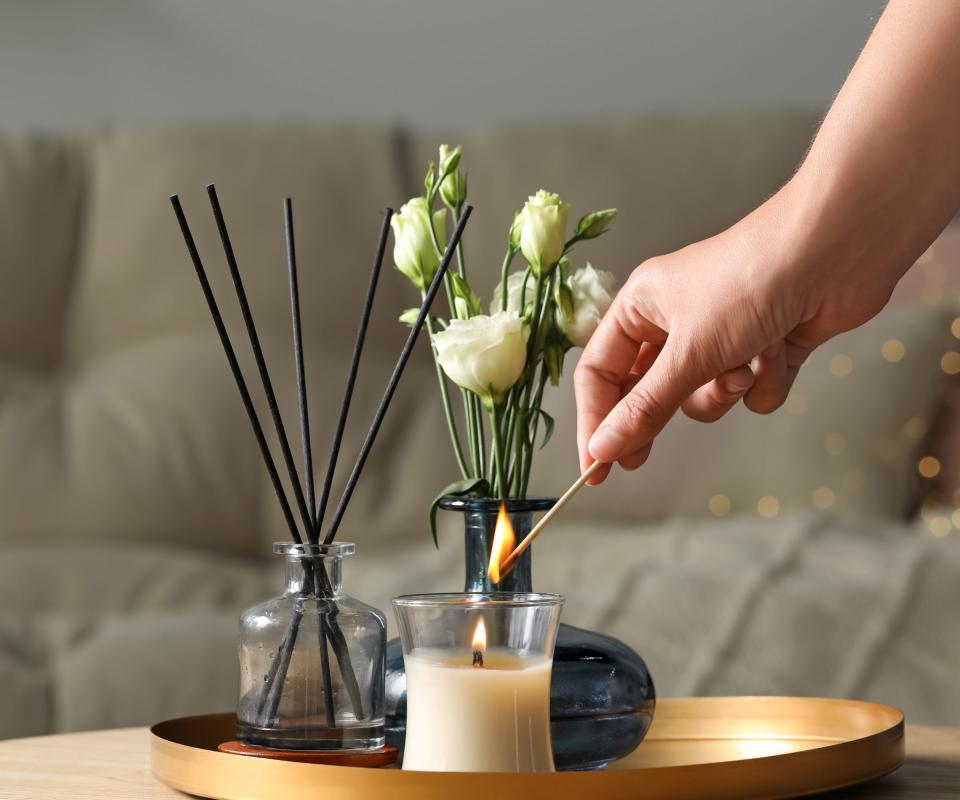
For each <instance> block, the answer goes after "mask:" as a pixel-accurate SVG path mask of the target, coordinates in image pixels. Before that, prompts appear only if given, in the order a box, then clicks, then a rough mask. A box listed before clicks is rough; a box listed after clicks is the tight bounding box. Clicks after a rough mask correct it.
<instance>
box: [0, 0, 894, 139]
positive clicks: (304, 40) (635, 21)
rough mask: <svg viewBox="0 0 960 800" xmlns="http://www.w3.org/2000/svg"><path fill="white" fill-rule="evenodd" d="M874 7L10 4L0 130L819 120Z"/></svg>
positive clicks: (2, 49)
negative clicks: (282, 122) (211, 123)
mask: <svg viewBox="0 0 960 800" xmlns="http://www.w3.org/2000/svg"><path fill="white" fill-rule="evenodd" d="M883 6H884V3H883V2H882V1H881V0H847V2H844V3H833V2H830V0H807V1H806V2H803V3H791V2H789V1H788V0H774V1H773V2H764V0H721V2H712V1H711V0H679V1H678V2H646V1H645V2H639V3H638V2H630V0H598V2H590V3H583V2H576V1H575V0H556V1H555V2H550V0H527V1H526V2H522V3H513V2H509V0H491V2H485V3H463V2H441V0H416V2H413V3H389V2H361V3H355V2H350V1H349V0H334V1H333V2H323V3H314V2H308V0H278V1H277V2H271V3H261V2H255V1H254V0H203V2H199V3H197V2H190V0H165V1H164V2H160V0H154V1H152V2H151V0H135V2H122V1H121V0H83V1H82V2H69V0H45V1H44V2H40V3H24V2H15V1H13V2H11V0H6V2H4V3H3V4H2V5H0V8H2V9H3V25H2V26H0V74H3V75H4V76H5V78H4V92H3V95H2V97H0V115H2V119H3V120H4V125H5V127H7V128H17V129H36V128H45V129H54V130H56V129H59V128H61V127H63V126H65V125H69V126H76V125H90V124H100V123H104V122H130V121H143V120H155V121H171V120H210V119H213V120H222V119H224V118H228V119H238V120H241V119H242V120H276V119H278V118H286V119H290V118H294V119H319V120H331V119H332V120H343V119H348V120H358V121H370V122H379V123H395V122H402V123H405V124H408V125H413V126H417V127H421V128H424V127H430V126H439V125H463V124H469V125H475V124H491V123H497V124H499V123H504V122H513V121H517V120H531V119H533V120H538V121H540V120H543V119H544V118H552V119H569V118H571V117H584V116H590V115H594V114H619V113H635V112H638V111H649V110H665V109H669V110H675V111H704V110H717V109H728V108H730V107H731V106H733V107H741V108H742V107H751V106H758V105H762V106H774V107H779V108H784V107H791V106H793V107H803V108H810V109H822V108H823V107H824V106H826V104H827V103H829V102H830V98H831V97H832V96H833V95H834V93H835V92H836V91H837V89H838V88H839V87H840V84H841V82H842V81H843V78H844V76H845V75H846V72H847V70H848V69H849V68H850V67H851V66H852V64H853V60H854V59H855V58H856V56H857V53H858V52H859V50H860V47H862V45H863V43H864V42H865V41H866V38H867V36H868V34H869V33H870V30H871V29H872V27H873V24H874V22H875V21H876V19H877V17H878V16H879V14H880V12H881V11H882V9H883Z"/></svg>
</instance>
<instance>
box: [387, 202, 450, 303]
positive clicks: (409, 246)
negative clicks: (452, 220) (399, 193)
mask: <svg viewBox="0 0 960 800" xmlns="http://www.w3.org/2000/svg"><path fill="white" fill-rule="evenodd" d="M446 214H447V212H446V211H445V210H443V209H441V210H440V211H435V212H434V214H433V224H434V227H435V229H436V233H437V239H438V240H440V241H441V242H442V241H444V240H445V239H446V238H447V234H446V225H445V222H446ZM390 226H391V227H392V228H393V240H394V242H393V261H394V263H395V264H396V266H397V269H398V270H400V272H402V273H403V274H404V275H406V276H407V277H408V278H409V279H410V281H411V282H412V283H413V285H414V286H416V287H417V288H418V289H420V290H421V291H423V290H424V289H426V288H427V287H428V286H429V285H430V281H431V280H433V276H434V273H436V271H437V267H438V266H439V264H440V256H439V254H438V253H437V248H436V247H435V246H434V244H433V237H432V236H431V234H430V211H429V209H428V208H427V201H426V198H423V197H414V198H413V199H412V200H408V201H407V202H406V203H404V204H403V206H402V207H401V208H400V211H399V212H398V213H396V214H394V215H393V217H392V218H391V220H390Z"/></svg>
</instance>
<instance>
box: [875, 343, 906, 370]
mask: <svg viewBox="0 0 960 800" xmlns="http://www.w3.org/2000/svg"><path fill="white" fill-rule="evenodd" d="M880 354H881V355H882V356H883V357H884V359H886V360H887V361H889V362H890V363H891V364H895V363H897V362H898V361H900V360H901V359H902V358H903V357H904V356H905V355H906V354H907V348H906V347H904V344H903V342H901V341H900V340H899V339H887V341H885V342H884V343H883V347H881V348H880Z"/></svg>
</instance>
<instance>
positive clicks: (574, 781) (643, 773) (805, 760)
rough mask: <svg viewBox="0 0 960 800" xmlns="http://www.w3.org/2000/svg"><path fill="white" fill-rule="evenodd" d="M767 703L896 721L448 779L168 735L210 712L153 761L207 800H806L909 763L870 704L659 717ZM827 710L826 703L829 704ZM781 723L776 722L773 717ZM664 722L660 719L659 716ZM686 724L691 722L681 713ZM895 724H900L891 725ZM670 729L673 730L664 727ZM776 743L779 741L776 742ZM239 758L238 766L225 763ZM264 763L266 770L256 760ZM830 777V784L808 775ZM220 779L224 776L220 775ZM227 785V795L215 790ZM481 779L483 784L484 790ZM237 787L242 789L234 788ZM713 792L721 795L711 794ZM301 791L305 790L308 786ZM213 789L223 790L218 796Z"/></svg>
mask: <svg viewBox="0 0 960 800" xmlns="http://www.w3.org/2000/svg"><path fill="white" fill-rule="evenodd" d="M736 703H739V704H743V705H746V706H757V707H759V706H760V705H761V704H766V705H769V704H780V705H787V704H792V705H797V704H800V705H807V706H809V707H810V709H811V711H815V710H817V707H818V706H819V707H820V709H824V708H826V707H827V706H831V707H834V708H837V707H838V705H839V706H846V707H847V708H848V709H849V708H851V707H853V708H860V709H862V710H863V711H865V712H867V711H869V712H872V713H874V714H876V715H877V716H878V718H883V717H886V720H885V721H884V727H882V728H879V729H877V730H874V731H873V732H870V733H867V734H865V735H863V736H858V737H856V738H839V739H833V738H830V737H797V738H798V740H806V741H822V742H823V744H822V745H819V746H814V747H812V748H810V749H805V750H800V751H794V752H789V753H780V754H771V755H758V756H755V757H749V758H743V759H737V760H719V761H706V762H701V763H697V764H687V765H676V764H670V765H654V766H637V767H631V766H623V767H621V768H618V769H611V770H601V771H597V772H555V773H537V774H513V773H443V772H403V771H402V770H370V769H357V768H352V767H338V766H329V765H316V764H295V763H292V762H267V763H264V760H261V759H244V758H243V757H241V756H235V755H230V754H226V753H219V752H216V751H212V750H207V749H205V748H202V747H194V746H192V745H190V744H186V743H182V742H177V741H175V740H173V739H170V738H167V736H165V735H164V733H163V731H165V730H166V729H167V727H168V726H171V725H175V724H177V725H184V724H188V723H189V722H190V721H195V722H200V721H203V720H206V721H207V723H208V724H209V723H210V722H211V720H212V719H214V718H218V719H219V720H220V722H221V723H223V722H225V721H226V719H225V718H230V717H231V716H233V715H232V714H229V713H227V714H208V715H200V716H194V717H180V718H176V719H172V720H167V721H165V722H161V723H157V724H156V725H153V726H151V728H150V735H151V762H152V771H153V774H154V776H155V777H157V778H158V779H159V780H160V781H161V782H163V783H165V784H167V785H168V786H171V787H173V788H175V789H179V790H181V791H186V792H190V793H192V794H194V795H198V796H201V797H221V798H227V800H233V799H234V798H241V797H244V798H255V797H264V798H266V797H271V796H273V794H272V793H271V791H270V790H269V787H274V789H275V788H276V786H277V785H278V782H282V783H283V784H284V788H283V790H282V792H281V795H282V796H285V797H289V798H290V799H291V800H295V798H300V797H304V798H306V797H308V796H313V795H315V793H316V791H317V787H318V786H319V785H321V784H323V785H324V788H325V790H328V791H340V792H345V793H344V794H342V795H340V796H343V797H358V798H359V797H366V796H368V793H369V796H376V795H374V794H373V793H374V792H378V791H389V792H390V793H391V795H390V796H391V798H393V800H405V799H406V798H408V797H409V798H430V797H434V796H435V797H444V796H449V795H450V793H452V792H456V791H461V793H465V792H463V791H462V790H463V789H464V788H465V787H468V786H469V787H472V788H470V790H469V793H470V794H474V795H476V794H479V793H486V792H492V791H515V792H521V791H522V792H524V796H525V798H528V799H529V800H534V798H540V797H543V798H552V800H562V798H564V797H566V796H570V797H582V796H583V792H584V791H589V792H590V795H589V796H590V797H592V798H593V797H595V798H598V800H599V798H604V797H610V798H621V797H626V796H630V795H632V794H634V793H639V792H643V796H644V797H645V798H650V799H651V800H653V799H654V798H658V797H663V798H666V797H670V798H675V800H683V799H684V798H690V799H691V800H693V799H694V798H697V800H706V798H717V800H725V799H727V798H734V797H741V798H742V797H749V798H753V799H754V800H777V799H778V798H786V797H800V796H803V795H809V794H817V793H820V792H824V791H831V790H835V789H841V788H844V787H849V786H853V785H856V784H859V783H863V782H867V781H870V780H874V779H876V778H879V777H881V776H883V775H886V774H888V773H889V772H892V771H894V770H895V769H897V768H898V767H899V766H900V765H901V764H902V763H903V760H904V757H905V744H904V717H903V713H902V712H901V711H900V710H899V709H896V708H893V707H891V706H887V705H883V704H879V703H871V702H868V701H862V700H843V699H835V698H808V697H802V698H800V697H779V696H771V697H767V696H763V695H751V696H744V697H706V698H663V699H661V700H658V709H657V711H658V714H657V717H659V718H660V719H661V720H663V719H664V717H665V718H666V719H667V720H668V723H667V724H669V721H670V720H671V719H672V718H671V711H677V710H683V709H689V708H691V707H694V708H703V709H704V710H705V711H706V710H707V708H708V707H710V706H714V707H715V708H718V707H719V708H722V707H724V706H729V705H731V704H736ZM824 704H826V705H824ZM774 718H778V717H776V716H775V715H774V716H771V719H774ZM655 719H656V718H655ZM676 719H680V720H682V719H683V714H680V715H679V716H678V717H676ZM887 723H890V724H887ZM661 724H664V723H663V722H661ZM656 729H657V726H656V722H655V723H654V726H653V727H652V728H651V731H650V735H649V736H650V738H651V740H652V741H679V740H693V739H714V740H716V739H723V738H730V739H737V738H743V737H737V736H735V735H731V736H730V737H720V736H717V735H715V734H705V735H703V736H698V737H691V736H674V737H670V736H662V735H660V736H658V735H657V730H656ZM770 738H771V739H776V738H778V737H777V736H775V735H772V736H771V737H770ZM224 759H232V761H224ZM237 760H240V761H242V762H250V761H255V762H257V766H251V765H249V764H248V763H237ZM817 773H820V774H822V776H823V777H822V780H819V781H813V780H811V779H810V778H809V777H808V776H810V775H811V774H817ZM214 774H215V775H216V776H217V777H213V776H214ZM217 781H222V784H221V785H222V787H223V788H213V787H214V786H215V785H217ZM477 781H480V782H481V784H477ZM251 782H252V783H253V784H260V785H262V786H263V787H266V789H265V792H262V793H256V792H254V793H252V794H251V793H250V790H251ZM231 785H235V786H236V790H232V789H231V790H229V791H226V793H224V791H225V790H227V789H229V787H230V786H231ZM706 786H713V787H714V788H715V789H716V790H715V791H713V790H711V792H710V793H709V794H705V793H704V788H705V787H706ZM298 787H300V788H299V789H298ZM211 791H212V792H213V793H212V794H211Z"/></svg>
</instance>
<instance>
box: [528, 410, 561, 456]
mask: <svg viewBox="0 0 960 800" xmlns="http://www.w3.org/2000/svg"><path fill="white" fill-rule="evenodd" d="M537 412H538V413H539V414H540V416H541V417H543V441H542V442H540V449H541V450H543V448H544V447H546V446H547V442H549V441H550V437H551V436H553V429H554V426H555V425H556V420H555V419H554V418H553V417H551V416H550V415H549V414H548V413H547V412H546V411H544V410H543V409H542V408H538V409H537ZM530 444H531V445H535V444H536V442H531V443H530Z"/></svg>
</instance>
